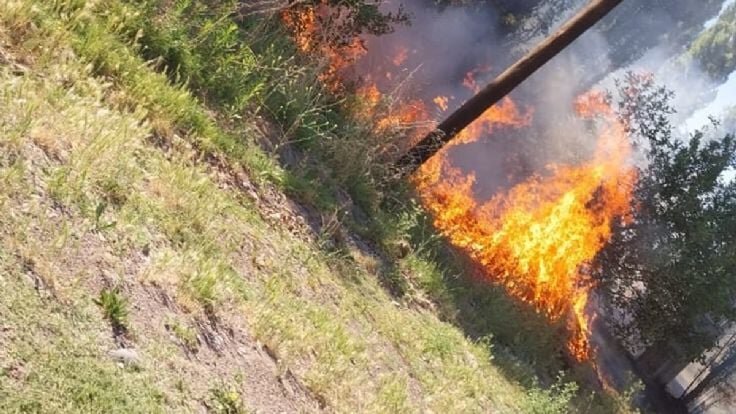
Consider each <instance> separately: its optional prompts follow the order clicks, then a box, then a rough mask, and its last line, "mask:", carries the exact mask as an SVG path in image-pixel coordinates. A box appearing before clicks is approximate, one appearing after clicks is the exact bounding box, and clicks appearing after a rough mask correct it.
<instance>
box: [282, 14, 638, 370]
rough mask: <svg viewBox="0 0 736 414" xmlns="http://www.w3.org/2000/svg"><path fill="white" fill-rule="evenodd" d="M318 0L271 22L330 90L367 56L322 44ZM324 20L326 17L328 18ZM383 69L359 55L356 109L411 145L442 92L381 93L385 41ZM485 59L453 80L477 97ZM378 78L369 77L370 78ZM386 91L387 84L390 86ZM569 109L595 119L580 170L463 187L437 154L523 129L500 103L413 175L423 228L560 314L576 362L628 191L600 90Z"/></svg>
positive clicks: (513, 108) (391, 57)
mask: <svg viewBox="0 0 736 414" xmlns="http://www.w3.org/2000/svg"><path fill="white" fill-rule="evenodd" d="M334 7H335V6H328V5H327V3H326V2H325V1H323V2H322V3H321V4H320V5H318V6H303V7H297V8H293V9H289V11H287V12H284V13H283V14H282V18H283V21H284V23H285V24H286V26H287V27H288V28H290V29H291V30H292V31H293V33H294V41H295V44H296V46H297V48H298V49H299V50H300V51H302V52H304V53H311V54H316V55H319V56H322V57H323V58H325V59H326V61H327V65H326V67H325V69H324V71H323V73H322V75H321V76H320V80H321V81H322V82H323V83H324V84H325V85H326V86H327V87H328V88H329V89H330V90H332V91H333V92H336V91H341V90H344V84H345V83H346V80H352V81H355V80H356V78H352V79H351V78H350V77H349V75H348V74H347V71H348V69H351V68H353V69H354V66H355V63H356V62H357V61H359V60H360V59H361V57H362V56H364V55H365V53H366V43H365V42H364V40H362V39H361V37H360V36H356V37H355V38H353V39H352V40H349V41H345V42H341V43H339V44H338V45H335V44H334V43H332V44H331V43H330V42H326V41H324V40H321V39H322V32H323V29H322V28H321V27H320V22H321V21H325V20H330V19H325V18H324V17H325V16H327V15H329V14H330V13H332V16H335V15H337V16H338V20H339V14H340V13H339V9H338V10H337V11H335V9H334ZM332 20H333V21H334V20H335V19H334V18H333V19H332ZM389 50H391V51H392V53H387V54H386V55H385V57H386V61H385V62H384V64H380V63H379V64H375V63H373V62H369V65H368V66H367V70H366V68H362V67H361V69H362V70H363V71H364V73H367V75H365V74H364V76H363V77H362V78H360V79H359V80H360V82H359V83H358V85H359V86H358V88H357V89H356V92H355V93H356V95H357V96H358V98H359V101H360V104H359V105H358V106H357V110H356V111H355V112H356V116H357V117H359V118H362V119H364V120H366V121H368V122H372V123H373V124H372V125H373V132H374V133H375V134H376V135H378V136H382V135H385V134H388V133H392V132H401V133H402V134H404V136H405V137H406V139H405V141H407V142H408V143H413V142H416V141H417V140H418V139H420V138H421V136H422V135H424V134H425V133H426V132H428V130H429V128H430V127H432V126H433V125H435V124H436V120H434V119H432V117H431V116H430V114H429V111H428V110H427V108H429V107H431V105H432V104H434V105H435V106H436V107H437V108H438V109H440V110H441V111H446V110H447V109H448V107H449V99H448V98H447V96H445V95H437V96H435V97H434V98H432V99H431V102H430V101H429V100H428V101H427V102H424V101H423V100H421V99H415V98H412V97H409V98H408V99H404V100H401V99H397V98H396V97H395V96H393V92H392V94H391V95H389V96H391V99H387V98H386V90H390V89H385V87H386V85H385V84H384V83H385V81H391V82H393V81H397V80H399V78H400V77H399V76H395V75H396V74H398V73H399V71H401V70H404V69H406V68H404V65H406V64H407V59H408V57H409V49H408V48H407V47H404V46H403V45H392V48H391V49H389ZM489 72H490V66H487V65H485V66H483V65H481V66H478V67H476V68H475V69H472V70H470V71H468V72H467V73H466V75H465V76H464V78H463V80H462V85H463V86H464V87H465V88H467V89H468V90H469V91H471V92H473V93H476V92H478V91H479V90H480V86H479V84H478V82H477V81H476V78H478V77H479V76H480V75H486V74H488V73H489ZM376 80H380V84H379V83H377V82H376ZM382 88H384V89H382ZM394 90H395V89H394ZM574 108H575V110H576V113H577V114H578V115H579V116H580V117H581V118H584V119H591V120H595V121H596V125H597V126H598V127H599V131H600V132H599V136H598V141H597V147H596V151H595V153H594V155H593V156H592V158H591V159H590V160H589V161H587V162H585V163H582V164H581V165H558V164H552V165H549V166H547V168H546V171H545V172H544V174H537V175H534V176H532V177H530V178H528V179H527V180H526V181H524V182H521V183H520V184H517V185H515V186H513V187H512V188H509V189H507V190H506V191H504V192H501V193H499V194H496V195H495V196H493V197H492V198H490V199H489V200H484V201H479V200H477V199H476V197H475V194H474V185H475V182H476V177H475V175H474V174H473V173H470V174H464V173H463V172H462V171H461V170H460V169H458V168H455V167H454V166H452V165H451V162H450V160H449V158H448V149H449V148H451V147H453V146H457V145H464V144H468V143H471V142H474V141H477V140H478V139H480V138H481V137H484V136H488V135H489V134H491V133H492V132H493V131H495V130H496V129H497V128H521V127H523V126H525V125H528V124H529V123H530V121H531V119H532V115H533V112H532V111H531V110H529V109H524V110H520V109H519V107H518V106H517V105H516V104H515V103H514V102H513V101H512V100H511V99H509V98H505V99H503V100H502V101H501V102H500V103H499V104H497V105H495V106H493V107H491V108H490V109H489V110H487V111H486V112H485V113H484V114H483V115H482V116H481V117H480V118H478V119H477V120H476V121H475V122H474V123H473V124H471V125H470V126H469V127H467V128H466V129H465V130H463V131H461V132H460V133H459V134H458V135H457V137H456V138H455V139H453V140H452V141H451V142H450V143H449V144H448V145H447V146H445V148H443V149H442V150H441V151H440V152H439V153H438V154H437V155H436V156H434V157H433V158H431V159H430V160H429V161H427V162H426V163H425V164H424V165H422V166H421V168H420V169H419V171H418V172H417V173H416V174H415V175H414V176H413V178H412V179H413V181H414V184H415V186H416V188H417V190H418V193H419V195H420V198H421V200H422V203H423V204H424V205H425V207H426V208H427V209H428V210H429V212H430V213H431V214H432V216H433V219H434V224H435V226H436V227H437V229H439V230H440V231H441V232H442V233H443V234H444V235H445V236H446V237H447V238H448V240H449V241H450V242H451V243H452V244H453V245H455V246H457V247H458V248H460V249H462V250H463V251H465V252H466V253H467V254H468V255H469V256H470V257H471V258H472V259H473V260H475V261H476V262H477V263H479V264H480V265H481V266H482V268H483V269H484V270H485V273H486V274H487V276H488V278H489V279H490V280H492V281H495V282H496V283H499V284H501V285H502V286H504V287H505V289H506V291H507V292H508V293H509V294H510V295H511V296H513V297H515V298H517V299H519V300H521V301H524V302H527V303H529V304H531V305H533V306H534V307H535V308H536V309H537V310H538V311H539V312H540V313H542V314H544V315H545V316H546V317H547V318H549V320H551V321H560V320H564V321H565V322H566V326H567V328H568V331H569V338H568V344H567V345H568V350H569V352H570V354H571V355H572V356H573V357H574V358H575V359H576V360H578V361H584V360H586V359H588V358H589V357H590V353H591V346H590V343H589V339H588V338H589V337H590V326H591V325H590V324H591V323H592V320H593V318H594V315H593V314H592V312H591V311H590V309H589V308H590V307H589V306H588V301H589V297H590V292H591V289H592V288H593V287H594V281H593V280H591V278H590V277H589V276H588V272H587V268H588V267H589V265H590V263H591V261H592V260H593V258H594V257H595V255H596V254H597V253H598V251H600V249H601V248H602V247H603V246H604V245H605V243H606V242H607V241H608V240H609V239H610V237H611V227H612V224H613V223H614V221H615V220H627V219H628V217H629V216H628V213H629V212H630V209H631V199H632V188H633V185H634V183H635V180H636V175H635V172H634V169H633V168H632V167H631V166H630V165H629V158H630V153H631V147H630V143H629V140H628V137H627V135H626V132H625V131H626V129H625V127H624V125H622V124H621V122H620V121H619V120H618V119H617V117H616V116H615V114H614V111H613V110H612V109H611V107H610V105H609V104H608V102H607V99H606V97H605V95H603V94H601V93H595V92H593V93H588V94H585V95H583V96H581V97H579V99H578V100H577V101H576V102H575V103H574Z"/></svg>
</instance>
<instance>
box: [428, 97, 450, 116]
mask: <svg viewBox="0 0 736 414" xmlns="http://www.w3.org/2000/svg"><path fill="white" fill-rule="evenodd" d="M432 102H434V104H435V105H437V108H439V109H440V111H442V112H445V111H447V102H449V99H448V98H447V97H446V96H435V98H434V99H432Z"/></svg>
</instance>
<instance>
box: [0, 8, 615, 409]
mask: <svg viewBox="0 0 736 414" xmlns="http://www.w3.org/2000/svg"><path fill="white" fill-rule="evenodd" d="M154 4H157V5H156V6H154ZM187 4H188V3H187V2H162V3H160V4H158V3H157V2H147V1H134V2H126V1H116V0H113V1H108V2H100V1H61V0H58V1H45V0H0V102H1V103H0V105H1V106H2V108H3V110H2V111H1V112H0V186H1V187H2V191H0V240H1V242H0V269H2V270H1V271H0V286H2V295H0V314H1V315H2V321H1V322H0V411H2V412H10V413H12V412H47V413H61V412H69V413H80V412H88V413H99V412H110V413H112V412H121V413H131V412H140V413H151V412H202V411H207V412H222V413H237V412H264V413H266V412H320V411H327V412H463V413H465V412H509V413H516V412H540V413H541V412H544V413H557V412H560V413H562V412H570V411H579V412H616V411H619V410H627V408H626V403H625V401H624V400H625V398H624V397H623V396H615V395H611V396H609V395H606V393H605V392H602V391H598V392H596V393H595V395H593V390H594V389H595V387H592V386H590V385H588V384H586V382H585V381H584V380H582V379H583V378H587V375H588V374H587V371H585V369H586V368H584V367H583V368H580V369H570V368H569V367H568V364H567V362H565V360H564V359H563V358H562V356H561V351H560V350H561V348H562V347H563V346H564V345H563V344H561V343H560V342H559V340H558V339H557V338H556V331H555V329H557V328H558V327H554V326H553V327H547V326H546V324H545V323H544V322H543V321H541V320H540V319H539V317H537V316H535V314H534V313H533V312H531V311H529V310H528V309H526V308H525V307H524V306H522V305H519V304H516V303H514V302H513V301H510V300H509V299H507V298H505V297H504V296H503V295H502V294H501V293H500V292H499V290H498V289H497V288H494V287H493V286H489V285H485V284H478V283H477V282H474V281H473V280H469V279H468V278H466V277H464V276H458V275H459V274H461V273H463V272H464V271H466V270H467V272H466V273H468V274H470V273H471V272H470V271H469V268H467V267H464V260H463V259H462V258H461V257H459V256H457V255H454V254H453V253H452V251H451V250H448V249H447V248H446V247H445V246H444V244H443V243H442V241H441V240H440V239H439V238H438V237H437V236H436V235H435V234H434V233H433V231H432V230H430V229H429V227H428V226H427V225H426V218H425V217H424V216H423V214H422V213H421V212H420V210H419V208H418V207H416V205H414V204H413V203H412V202H406V204H401V205H400V206H387V205H386V203H376V202H375V201H374V200H373V198H374V197H376V194H377V193H378V192H388V191H389V190H387V189H385V188H383V187H380V186H379V185H378V184H376V183H375V182H373V181H371V178H370V177H371V176H370V175H366V170H361V169H360V168H365V165H363V164H365V162H363V164H361V162H357V161H355V160H360V159H361V158H362V157H363V156H364V155H365V152H363V147H360V146H359V145H357V144H356V143H355V141H350V140H347V139H346V140H345V141H344V142H340V141H339V140H338V139H337V138H341V137H343V135H341V134H345V135H347V134H348V132H349V131H351V130H350V128H354V129H353V130H352V131H358V130H359V126H355V125H352V124H348V123H347V122H348V121H346V120H344V119H343V118H340V117H337V116H336V115H335V114H333V113H332V112H329V111H328V109H329V108H331V104H330V103H329V101H328V100H326V98H324V97H323V96H322V92H320V91H319V90H318V88H317V87H316V86H315V85H316V84H317V82H318V81H317V79H316V73H315V72H314V71H313V70H311V69H310V68H309V66H308V65H307V64H306V63H304V62H303V61H301V60H300V58H299V56H298V54H297V53H296V52H295V50H294V49H293V47H292V46H290V45H291V39H289V38H288V36H286V34H285V33H284V32H283V31H281V30H280V29H279V28H278V27H275V26H274V23H273V22H267V23H263V20H260V19H257V20H256V21H255V22H251V21H248V20H244V21H241V20H238V19H231V17H230V15H229V14H228V13H226V12H225V11H223V10H226V9H225V7H226V6H223V9H222V10H221V9H217V8H214V9H213V10H212V12H211V13H203V12H202V11H201V10H193V9H192V8H191V7H189V6H187ZM188 13H189V14H188ZM218 13H221V14H218ZM198 19H199V20H198ZM236 22H237V24H236ZM151 27H153V28H156V29H158V30H153V31H147V29H149V28H151ZM265 38H268V41H264V39H265ZM173 63H176V64H177V65H178V67H179V68H180V69H182V70H183V72H179V75H180V74H181V73H185V72H186V73H185V74H186V75H187V78H186V79H181V78H177V77H176V76H174V75H173V72H172V71H171V69H172V68H173V67H174V66H173ZM187 71H188V72H187ZM325 113H327V114H328V115H324V114H325ZM325 119H326V120H325ZM325 122H328V123H329V122H333V123H339V124H340V126H339V127H338V128H336V129H330V130H329V131H328V130H326V129H325V128H323V125H324V123H325ZM294 131H296V132H294ZM363 132H365V131H363ZM310 134H311V135H310ZM309 140H315V141H318V140H322V141H324V142H325V144H319V145H318V144H315V143H310V142H306V143H304V142H303V141H309ZM328 150H329V151H333V152H334V153H336V154H338V155H339V156H334V157H332V158H329V157H327V158H318V157H316V156H314V154H315V153H323V154H328V153H329V151H328ZM339 159H342V160H343V161H342V164H341V163H337V162H335V160H339ZM340 177H348V178H340ZM366 177H368V178H366ZM391 191H394V190H391ZM395 191H397V198H398V197H406V198H405V200H409V199H410V197H409V195H408V194H409V193H408V191H407V190H406V189H401V188H399V189H396V190H395ZM405 200H404V201H405ZM379 204H380V205H379ZM588 369H589V368H588ZM563 370H566V371H565V372H561V374H560V376H559V378H557V375H556V372H557V371H563ZM576 380H577V381H578V382H579V383H580V384H576V382H575V381H576Z"/></svg>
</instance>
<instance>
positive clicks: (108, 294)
mask: <svg viewBox="0 0 736 414" xmlns="http://www.w3.org/2000/svg"><path fill="white" fill-rule="evenodd" d="M95 303H96V304H97V305H98V306H99V307H101V308H102V311H103V312H104V314H105V317H106V318H107V319H108V320H109V321H110V323H111V324H112V327H113V329H114V330H116V331H121V332H122V331H125V329H126V324H127V321H128V301H127V300H125V298H123V297H122V296H121V295H120V292H119V291H118V290H117V289H103V290H102V291H101V292H100V298H99V299H96V300H95Z"/></svg>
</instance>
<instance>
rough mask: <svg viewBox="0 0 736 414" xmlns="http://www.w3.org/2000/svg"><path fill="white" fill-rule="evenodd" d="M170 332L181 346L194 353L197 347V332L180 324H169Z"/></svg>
mask: <svg viewBox="0 0 736 414" xmlns="http://www.w3.org/2000/svg"><path fill="white" fill-rule="evenodd" d="M171 331H172V332H173V333H174V335H175V336H176V337H177V338H178V339H179V341H181V343H182V345H184V346H185V347H186V348H187V349H189V350H190V351H196V350H197V348H198V347H199V340H198V339H197V332H196V331H195V330H194V329H192V328H190V327H188V326H186V325H184V324H182V323H180V322H174V323H172V324H171Z"/></svg>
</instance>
